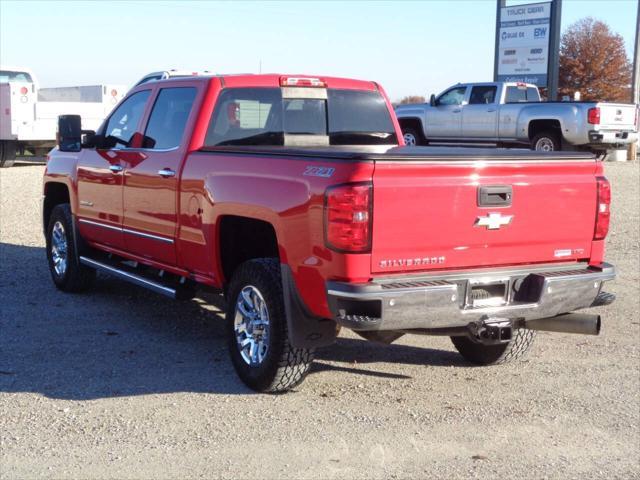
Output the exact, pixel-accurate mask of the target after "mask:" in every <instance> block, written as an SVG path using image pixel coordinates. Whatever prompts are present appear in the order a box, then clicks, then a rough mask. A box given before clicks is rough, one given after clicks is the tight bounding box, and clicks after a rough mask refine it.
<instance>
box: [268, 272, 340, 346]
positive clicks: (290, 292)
mask: <svg viewBox="0 0 640 480" xmlns="http://www.w3.org/2000/svg"><path fill="white" fill-rule="evenodd" d="M280 271H281V275H282V293H283V295H284V308H285V312H286V314H287V328H288V330H289V341H290V342H291V345H292V346H293V347H295V348H317V347H324V346H327V345H331V344H332V343H334V342H335V340H336V337H337V334H338V327H337V324H336V322H335V321H334V320H331V319H328V318H319V317H316V316H314V315H312V314H311V312H309V310H308V309H307V307H306V306H305V304H304V302H303V300H302V299H301V298H300V294H299V293H298V289H297V288H296V284H295V282H294V280H293V275H292V273H291V269H290V268H289V266H288V265H285V264H281V265H280Z"/></svg>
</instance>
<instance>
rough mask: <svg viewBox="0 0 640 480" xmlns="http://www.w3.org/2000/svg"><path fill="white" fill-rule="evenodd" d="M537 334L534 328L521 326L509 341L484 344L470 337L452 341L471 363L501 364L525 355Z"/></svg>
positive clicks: (455, 338)
mask: <svg viewBox="0 0 640 480" xmlns="http://www.w3.org/2000/svg"><path fill="white" fill-rule="evenodd" d="M535 336H536V332H535V331H534V330H528V329H526V328H519V329H517V330H514V331H513V338H512V340H511V341H510V342H509V343H501V344H498V345H483V344H481V343H478V342H476V341H474V340H472V339H471V338H469V337H451V342H453V345H454V346H455V347H456V349H457V350H458V352H460V355H462V356H463V357H464V358H465V360H467V361H469V362H471V363H475V364H476V365H500V364H502V363H507V362H510V361H512V360H516V359H518V358H521V357H523V356H524V355H525V353H527V351H528V350H529V348H530V347H531V344H532V343H533V339H534V338H535Z"/></svg>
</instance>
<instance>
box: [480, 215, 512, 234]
mask: <svg viewBox="0 0 640 480" xmlns="http://www.w3.org/2000/svg"><path fill="white" fill-rule="evenodd" d="M512 218H513V215H502V214H500V213H490V214H489V215H487V216H486V217H478V218H476V223H475V224H474V226H475V227H487V230H497V229H499V228H500V227H502V226H503V225H509V224H510V223H511V219H512Z"/></svg>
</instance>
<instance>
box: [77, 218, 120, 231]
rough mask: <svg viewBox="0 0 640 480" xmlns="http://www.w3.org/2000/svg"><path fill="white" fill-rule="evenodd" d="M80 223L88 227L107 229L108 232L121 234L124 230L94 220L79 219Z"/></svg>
mask: <svg viewBox="0 0 640 480" xmlns="http://www.w3.org/2000/svg"><path fill="white" fill-rule="evenodd" d="M78 222H80V223H84V224H87V225H93V226H94V227H102V228H106V229H107V230H114V231H116V232H121V231H122V228H120V227H116V226H114V225H108V224H106V223H100V222H94V221H93V220H86V219H84V218H79V219H78Z"/></svg>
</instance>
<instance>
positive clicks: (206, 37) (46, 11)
mask: <svg viewBox="0 0 640 480" xmlns="http://www.w3.org/2000/svg"><path fill="white" fill-rule="evenodd" d="M518 3H523V2H522V1H511V0H510V1H509V2H508V5H514V4H518ZM495 5H496V3H495V0H448V1H445V0H430V1H423V2H418V1H414V2H399V1H397V2H392V1H388V2H337V1H325V2H221V3H214V2H208V1H195V2H192V1H182V2H162V1H97V0H96V1H84V2H72V1H45V2H36V1H12V0H0V62H1V63H3V64H9V65H20V66H26V67H29V68H31V69H33V70H34V72H35V74H36V75H37V76H38V78H39V79H40V83H41V85H42V86H63V85H86V84H96V83H123V84H127V85H131V84H132V83H133V82H135V81H136V80H137V79H139V78H140V77H142V76H143V75H144V74H146V73H148V72H151V71H153V70H159V69H165V68H181V69H182V68H184V69H195V70H204V69H208V70H211V71H213V72H216V73H234V72H252V73H257V72H258V69H259V66H260V63H262V71H263V72H283V73H311V74H314V73H315V74H323V75H335V76H345V77H354V78H364V79H371V80H376V81H378V82H380V83H381V84H382V85H383V86H384V87H385V88H386V90H387V92H388V93H389V95H390V97H391V98H392V99H393V100H395V99H399V98H401V97H402V96H404V95H409V94H421V95H427V94H430V93H435V92H438V91H440V90H442V89H444V88H446V87H447V86H449V85H450V84H453V83H456V82H459V81H460V82H464V81H486V80H491V79H492V75H493V50H494V28H495V10H496V7H495ZM636 10H637V0H564V2H563V12H562V26H563V30H564V28H566V26H567V25H569V24H570V23H573V22H575V21H576V20H578V19H580V18H583V17H586V16H593V17H595V18H598V19H602V20H604V21H606V22H607V23H608V24H609V25H610V27H611V28H612V29H613V30H614V31H616V32H618V33H620V34H621V35H622V36H623V37H624V38H625V41H626V45H627V50H628V52H629V54H630V55H631V53H632V48H633V42H634V35H635V15H636Z"/></svg>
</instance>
